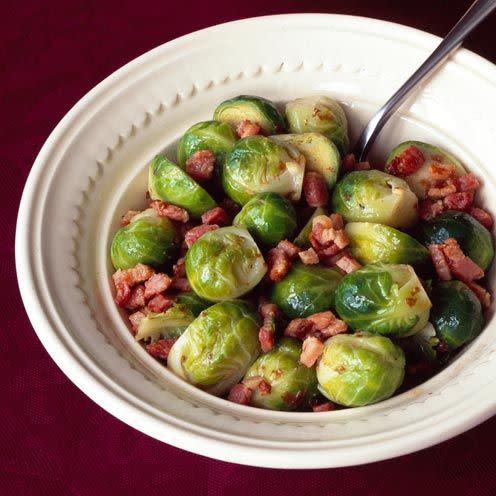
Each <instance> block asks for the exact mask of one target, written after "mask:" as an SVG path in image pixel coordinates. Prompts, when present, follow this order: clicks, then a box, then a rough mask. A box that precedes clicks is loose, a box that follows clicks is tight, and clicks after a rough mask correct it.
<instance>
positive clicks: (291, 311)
mask: <svg viewBox="0 0 496 496" xmlns="http://www.w3.org/2000/svg"><path fill="white" fill-rule="evenodd" d="M340 280H341V274H340V273H339V272H338V271H337V270H336V269H332V268H330V267H323V266H321V265H304V264H302V263H299V262H298V263H296V264H294V265H293V267H292V268H291V270H290V271H289V273H288V274H287V275H286V277H285V278H284V279H283V280H282V281H279V282H277V283H275V284H274V286H273V287H272V292H271V301H272V302H273V303H275V304H276V305H279V307H280V308H281V310H282V311H283V312H284V313H285V314H286V315H287V316H288V317H289V318H290V319H296V318H299V317H308V316H309V315H312V314H314V313H317V312H324V311H326V310H330V309H331V308H334V292H335V291H336V287H337V286H338V283H339V281H340Z"/></svg>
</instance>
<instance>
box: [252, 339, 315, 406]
mask: <svg viewBox="0 0 496 496" xmlns="http://www.w3.org/2000/svg"><path fill="white" fill-rule="evenodd" d="M300 354H301V343H300V342H299V341H297V340H296V339H292V338H282V339H281V340H279V342H278V343H277V344H276V346H275V347H274V348H272V350H270V351H269V352H268V353H264V354H263V355H260V356H259V357H258V358H257V360H256V361H255V363H254V364H253V365H252V366H251V367H250V368H249V369H248V372H247V373H246V375H245V379H249V378H250V377H255V376H260V377H263V378H264V379H265V381H266V382H268V383H269V384H270V386H271V390H270V393H268V394H265V393H261V392H260V391H258V390H255V391H253V394H252V396H251V405H252V406H256V407H259V408H266V409H268V410H285V411H290V410H295V409H296V408H297V407H298V406H299V402H295V398H300V397H301V396H302V395H303V397H302V398H301V401H302V402H303V401H305V399H306V398H308V397H309V396H312V395H314V394H316V392H317V376H316V374H315V368H314V367H310V368H309V367H305V366H304V365H301V364H300Z"/></svg>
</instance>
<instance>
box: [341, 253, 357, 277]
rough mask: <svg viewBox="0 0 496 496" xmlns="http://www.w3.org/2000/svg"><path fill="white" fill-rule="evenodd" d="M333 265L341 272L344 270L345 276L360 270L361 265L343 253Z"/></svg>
mask: <svg viewBox="0 0 496 496" xmlns="http://www.w3.org/2000/svg"><path fill="white" fill-rule="evenodd" d="M335 264H336V266H337V267H339V268H340V269H341V270H344V271H345V272H346V273H347V274H350V273H351V272H355V270H358V269H361V268H362V265H361V264H360V263H359V262H358V261H357V260H355V259H354V258H353V257H352V256H351V255H350V254H349V253H345V254H344V255H343V256H341V257H339V258H338V259H337V260H336V262H335Z"/></svg>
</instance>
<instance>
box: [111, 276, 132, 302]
mask: <svg viewBox="0 0 496 496" xmlns="http://www.w3.org/2000/svg"><path fill="white" fill-rule="evenodd" d="M117 272H119V271H117ZM114 275H115V274H114ZM114 286H115V298H114V301H115V302H116V303H117V305H119V306H120V307H122V308H124V307H125V306H126V305H127V304H128V303H129V300H130V299H131V286H129V285H128V284H121V283H117V282H115V281H114Z"/></svg>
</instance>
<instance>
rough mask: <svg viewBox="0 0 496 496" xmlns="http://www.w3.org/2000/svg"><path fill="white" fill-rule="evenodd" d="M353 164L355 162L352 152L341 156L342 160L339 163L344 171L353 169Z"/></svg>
mask: <svg viewBox="0 0 496 496" xmlns="http://www.w3.org/2000/svg"><path fill="white" fill-rule="evenodd" d="M355 164H356V159H355V155H353V153H348V155H345V156H344V157H343V160H342V161H341V165H342V167H343V171H344V172H352V171H354V170H355Z"/></svg>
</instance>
